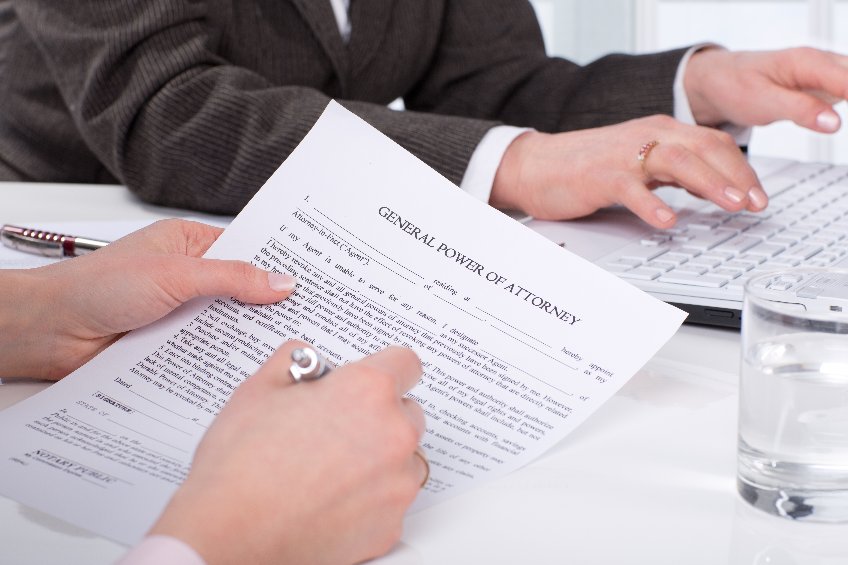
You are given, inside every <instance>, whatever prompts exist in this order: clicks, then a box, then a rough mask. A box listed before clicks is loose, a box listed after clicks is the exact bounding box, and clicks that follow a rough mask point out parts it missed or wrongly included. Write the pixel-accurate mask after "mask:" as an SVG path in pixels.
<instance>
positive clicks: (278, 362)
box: [249, 340, 311, 386]
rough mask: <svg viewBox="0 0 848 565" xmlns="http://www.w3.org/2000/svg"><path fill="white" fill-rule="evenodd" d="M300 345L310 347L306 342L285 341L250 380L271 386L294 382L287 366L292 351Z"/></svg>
mask: <svg viewBox="0 0 848 565" xmlns="http://www.w3.org/2000/svg"><path fill="white" fill-rule="evenodd" d="M302 347H311V346H310V345H309V344H308V343H304V342H302V341H297V340H291V341H287V342H285V343H284V344H283V345H281V346H280V347H279V348H277V351H275V352H274V353H273V354H272V355H271V356H270V357H268V359H267V360H266V361H265V363H263V364H262V367H260V368H259V370H258V371H256V374H255V375H254V376H253V377H251V378H250V379H249V381H250V382H256V383H264V384H266V385H267V384H270V385H273V386H289V385H292V384H294V380H293V379H292V376H291V373H290V372H289V368H290V367H291V364H292V352H293V351H294V350H295V349H300V348H302ZM254 386H255V385H254Z"/></svg>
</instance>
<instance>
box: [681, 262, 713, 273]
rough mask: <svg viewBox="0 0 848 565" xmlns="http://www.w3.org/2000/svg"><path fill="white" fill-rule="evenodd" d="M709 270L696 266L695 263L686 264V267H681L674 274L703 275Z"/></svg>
mask: <svg viewBox="0 0 848 565" xmlns="http://www.w3.org/2000/svg"><path fill="white" fill-rule="evenodd" d="M708 270H709V268H708V267H704V266H703V265H696V264H695V263H694V262H689V263H686V264H685V265H680V266H679V267H677V268H676V269H674V271H673V272H675V273H692V274H695V275H703V274H704V273H706V272H707V271H708Z"/></svg>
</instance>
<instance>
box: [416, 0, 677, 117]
mask: <svg viewBox="0 0 848 565" xmlns="http://www.w3.org/2000/svg"><path fill="white" fill-rule="evenodd" d="M685 53H686V49H685V48H684V49H678V50H674V51H667V52H663V53H655V54H649V55H639V56H633V55H620V54H616V55H609V56H606V57H603V58H601V59H598V60H597V61H595V62H592V63H590V64H588V65H586V66H580V65H577V64H575V63H573V62H570V61H567V60H565V59H561V58H556V57H548V56H547V55H546V54H545V48H544V43H543V39H542V34H541V30H540V28H539V25H538V21H537V19H536V17H535V14H534V11H533V8H532V6H531V5H530V3H529V2H526V1H523V0H485V1H468V0H451V1H448V2H447V3H446V13H445V17H444V27H443V30H442V36H441V37H440V41H439V47H438V52H437V55H436V57H435V58H434V60H433V63H432V65H431V67H430V69H429V72H428V73H427V74H426V76H425V78H424V79H423V80H422V81H421V83H420V84H419V85H417V87H416V89H415V91H414V92H413V93H411V94H410V95H409V96H408V97H407V99H406V100H407V107H408V108H411V109H414V110H419V111H425V112H439V113H445V114H456V115H462V116H472V117H479V118H485V119H496V120H501V121H503V122H505V123H508V124H510V125H517V126H524V127H533V128H536V129H538V130H540V131H546V132H559V131H569V130H574V129H582V128H587V127H597V126H601V125H608V124H614V123H619V122H622V121H625V120H629V119H633V118H637V117H642V116H647V115H652V114H673V109H674V96H673V84H674V77H675V74H676V72H677V67H678V65H679V63H680V60H681V58H682V57H683V55H684V54H685Z"/></svg>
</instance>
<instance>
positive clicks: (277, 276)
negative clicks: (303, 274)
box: [268, 272, 297, 292]
mask: <svg viewBox="0 0 848 565" xmlns="http://www.w3.org/2000/svg"><path fill="white" fill-rule="evenodd" d="M268 286H270V287H271V289H272V290H276V291H277V292H284V291H285V292H288V291H290V290H294V287H296V286H297V281H296V280H295V278H294V277H293V276H291V275H289V274H288V273H271V272H269V273H268Z"/></svg>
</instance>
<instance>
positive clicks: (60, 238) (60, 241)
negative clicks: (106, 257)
mask: <svg viewBox="0 0 848 565" xmlns="http://www.w3.org/2000/svg"><path fill="white" fill-rule="evenodd" d="M0 241H2V242H3V245H5V246H6V247H11V248H12V249H17V250H18V251H24V252H26V253H34V254H36V255H43V256H45V257H76V256H77V255H85V254H86V253H91V252H92V251H95V250H97V249H100V248H101V247H103V246H104V245H108V244H109V242H108V241H101V240H99V239H91V238H89V237H75V236H73V235H63V234H61V233H52V232H48V231H42V230H34V229H29V228H22V227H19V226H10V225H8V224H5V225H4V226H3V227H2V228H0Z"/></svg>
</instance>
